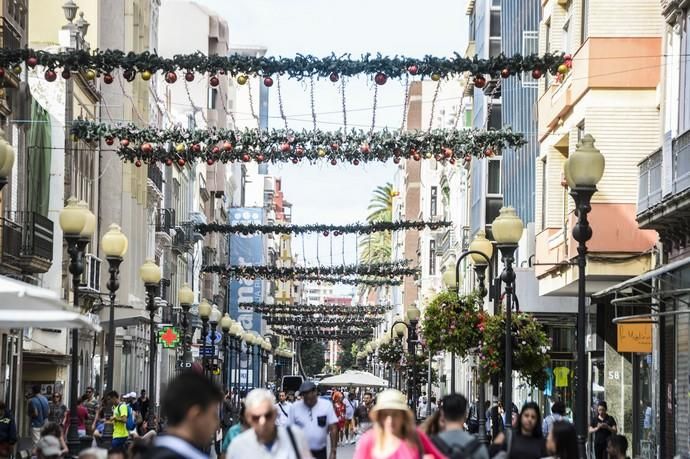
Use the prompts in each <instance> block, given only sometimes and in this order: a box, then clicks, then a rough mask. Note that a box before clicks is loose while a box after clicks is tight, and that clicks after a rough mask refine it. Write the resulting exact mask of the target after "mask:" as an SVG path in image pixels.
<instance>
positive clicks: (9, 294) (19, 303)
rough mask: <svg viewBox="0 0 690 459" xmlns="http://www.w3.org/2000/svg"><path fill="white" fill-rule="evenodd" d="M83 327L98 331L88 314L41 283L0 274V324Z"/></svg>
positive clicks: (12, 325)
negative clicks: (27, 281)
mask: <svg viewBox="0 0 690 459" xmlns="http://www.w3.org/2000/svg"><path fill="white" fill-rule="evenodd" d="M28 327H41V328H86V329H90V330H94V331H100V327H99V326H98V324H96V323H95V322H94V321H93V320H92V319H91V318H89V317H88V316H86V315H84V314H81V312H80V311H78V310H76V309H74V308H72V307H70V306H68V305H66V304H65V303H64V302H63V301H62V300H61V299H60V296H59V295H58V294H57V293H56V292H53V291H52V290H48V289H45V288H42V287H38V286H35V285H31V284H27V283H26V282H21V281H18V280H15V279H10V278H9V277H5V276H0V328H28Z"/></svg>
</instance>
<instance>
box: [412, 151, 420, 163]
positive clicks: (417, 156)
mask: <svg viewBox="0 0 690 459" xmlns="http://www.w3.org/2000/svg"><path fill="white" fill-rule="evenodd" d="M412 159H414V160H415V161H419V160H420V159H422V157H421V156H419V153H415V154H414V155H412Z"/></svg>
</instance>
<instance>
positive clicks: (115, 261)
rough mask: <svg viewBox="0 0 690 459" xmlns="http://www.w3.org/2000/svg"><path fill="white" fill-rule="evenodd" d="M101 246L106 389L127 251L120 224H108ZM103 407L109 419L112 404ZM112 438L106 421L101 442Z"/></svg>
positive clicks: (109, 384)
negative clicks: (106, 313)
mask: <svg viewBox="0 0 690 459" xmlns="http://www.w3.org/2000/svg"><path fill="white" fill-rule="evenodd" d="M101 248H102V249H103V252H104V253H105V256H106V260H108V267H109V270H108V271H109V273H110V279H108V291H109V292H110V320H109V322H108V372H107V373H106V378H105V379H106V385H107V387H108V391H111V390H113V389H114V377H113V375H114V372H115V329H116V328H115V293H116V292H117V290H118V289H119V288H120V282H119V280H118V276H119V274H120V264H121V263H122V257H124V256H125V253H127V237H126V236H125V235H124V234H123V233H122V231H121V230H120V226H119V225H116V224H115V223H113V224H111V225H110V229H109V230H108V232H107V233H105V234H104V235H103V237H102V238H101ZM104 408H105V418H106V419H110V418H111V417H112V415H113V406H112V404H111V403H107V404H106V406H105V407H104ZM112 439H113V424H112V423H111V422H107V423H106V424H105V429H104V430H103V443H104V445H105V446H106V447H109V446H110V443H111V441H112Z"/></svg>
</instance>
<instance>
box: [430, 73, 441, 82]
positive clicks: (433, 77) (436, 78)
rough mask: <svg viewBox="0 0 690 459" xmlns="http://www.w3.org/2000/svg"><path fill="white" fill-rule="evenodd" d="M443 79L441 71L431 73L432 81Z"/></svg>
mask: <svg viewBox="0 0 690 459" xmlns="http://www.w3.org/2000/svg"><path fill="white" fill-rule="evenodd" d="M440 79H441V74H440V73H432V74H431V80H432V81H438V80H440Z"/></svg>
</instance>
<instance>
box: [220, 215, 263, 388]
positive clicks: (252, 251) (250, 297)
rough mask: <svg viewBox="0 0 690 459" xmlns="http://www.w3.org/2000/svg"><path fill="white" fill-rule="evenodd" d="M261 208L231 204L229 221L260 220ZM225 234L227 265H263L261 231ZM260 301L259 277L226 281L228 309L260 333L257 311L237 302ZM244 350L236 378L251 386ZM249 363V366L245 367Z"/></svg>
mask: <svg viewBox="0 0 690 459" xmlns="http://www.w3.org/2000/svg"><path fill="white" fill-rule="evenodd" d="M263 219H264V210H263V209H262V208H260V207H235V208H231V209H230V217H229V219H228V222H229V224H231V225H239V224H245V225H249V224H254V225H261V224H263V223H264V221H263ZM228 237H229V251H228V252H229V254H228V264H229V265H230V266H259V265H264V264H265V260H264V237H263V235H261V234H248V235H242V234H231V235H230V236H228ZM262 301H263V282H262V281H261V279H239V280H231V281H230V282H229V285H228V313H229V314H230V317H232V318H233V319H235V320H237V321H238V322H240V323H241V324H242V327H244V329H245V330H247V331H255V332H256V333H259V334H261V314H257V313H255V312H254V311H252V310H251V309H247V308H240V303H259V302H262ZM248 363H249V362H248V361H247V358H246V354H245V353H244V352H243V353H242V358H241V361H240V381H239V382H238V381H235V383H239V385H240V386H243V387H252V386H253V385H254V384H255V382H254V381H258V380H256V379H255V375H254V374H253V373H254V372H253V371H252V369H251V366H252V365H248ZM248 367H249V368H248Z"/></svg>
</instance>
